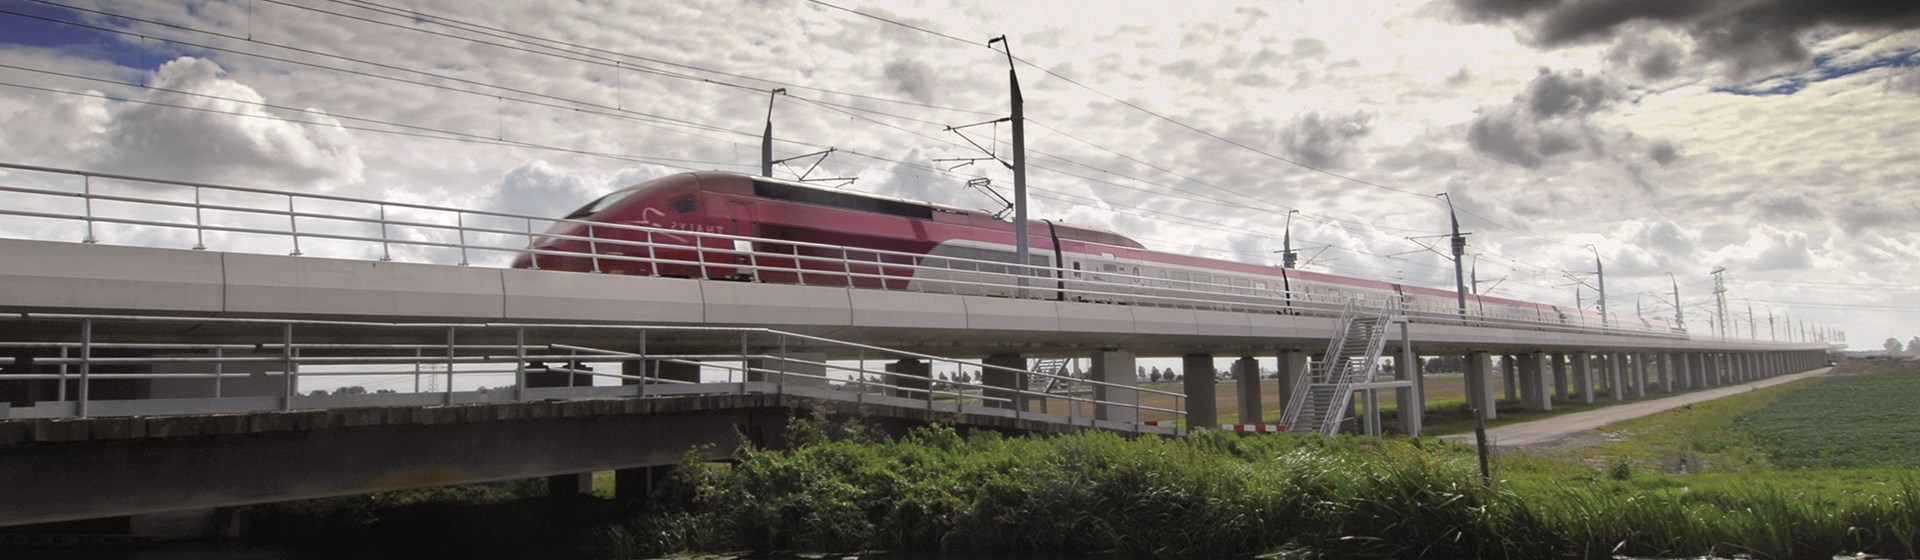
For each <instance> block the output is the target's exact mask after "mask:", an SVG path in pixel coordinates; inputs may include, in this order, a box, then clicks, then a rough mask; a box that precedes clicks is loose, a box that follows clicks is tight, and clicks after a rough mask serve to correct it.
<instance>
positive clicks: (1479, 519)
mask: <svg viewBox="0 0 1920 560" xmlns="http://www.w3.org/2000/svg"><path fill="white" fill-rule="evenodd" d="M802 425H803V427H802V428H801V429H799V430H797V431H796V433H800V434H803V435H804V437H803V440H804V441H803V444H802V445H801V446H799V447H797V448H795V449H792V450H789V451H768V450H762V451H756V452H754V453H752V454H750V456H749V457H748V458H746V459H745V460H743V461H741V462H739V463H737V464H734V465H730V466H713V465H702V464H692V463H690V464H687V465H684V466H683V468H682V469H681V470H680V471H679V472H678V473H677V474H676V475H675V476H674V477H673V479H672V481H671V482H670V483H669V484H667V485H665V486H663V487H661V488H658V489H656V492H655V494H654V495H653V496H651V497H650V500H651V501H650V506H649V507H650V509H649V510H648V511H647V512H645V513H644V514H642V515H640V516H637V517H635V518H634V519H632V520H630V521H628V522H626V523H623V524H620V525H618V526H616V527H611V528H609V529H608V532H607V534H608V535H609V536H608V537H607V538H606V539H605V541H604V542H607V543H611V544H609V545H607V548H608V549H615V550H621V551H628V552H630V553H632V554H638V555H648V554H660V553H666V552H674V551H688V550H691V551H726V550H760V551H793V550H799V551H832V552H851V551H862V550H895V551H921V552H938V553H1024V554H1032V553H1041V554H1112V555H1118V556H1123V557H1156V558H1176V557H1209V558H1217V557H1243V558H1244V557H1251V556H1254V555H1258V554H1263V553H1272V552H1276V551H1280V552H1287V553H1289V554H1294V555H1304V556H1324V557H1343V558H1344V557H1390V558H1401V557H1439V558H1468V557H1474V558H1479V557H1510V558H1540V557H1576V558H1611V557H1613V556H1614V555H1616V554H1619V555H1631V556H1656V557H1672V556H1699V555H1710V554H1711V555H1723V556H1725V555H1733V554H1746V555H1750V556H1754V557H1758V558H1814V557H1819V558H1830V557H1832V556H1833V555H1835V554H1850V553H1853V552H1857V551H1865V552H1868V553H1873V554H1883V555H1893V556H1908V557H1911V556H1914V555H1915V554H1916V553H1920V549H1916V548H1915V547H1916V545H1915V543H1916V539H1920V479H1916V477H1915V476H1913V475H1912V474H1911V473H1908V474H1906V475H1905V476H1896V475H1889V477H1888V478H1886V479H1884V480H1880V481H1876V482H1875V483H1874V484H1878V485H1877V486H1874V485H1871V484H1867V483H1861V484H1857V485H1855V486H1854V487H1853V488H1854V490H1857V491H1848V492H1836V491H1830V489H1828V488H1826V487H1823V486H1820V485H1819V484H1807V485H1803V484H1801V483H1802V482H1806V481H1803V480H1798V479H1795V478H1791V477H1777V478H1770V479H1767V480H1762V481H1755V480H1746V479H1742V478H1741V477H1739V476H1737V475H1732V474H1728V475H1725V476H1720V477H1717V478H1709V477H1695V478H1687V477H1678V476H1673V475H1664V474H1657V473H1652V472H1646V471H1643V470H1641V469H1638V468H1636V467H1635V466H1633V465H1632V464H1631V463H1622V467H1620V468H1617V469H1595V468H1591V467H1588V466H1584V465H1582V464H1581V463H1578V462H1573V461H1564V460H1552V459H1541V458H1535V457H1528V456H1515V457H1509V458H1507V459H1503V460H1502V461H1500V464H1499V471H1498V472H1499V475H1500V481H1499V482H1498V483H1496V484H1494V485H1493V486H1491V487H1485V486H1482V485H1481V484H1480V483H1479V481H1478V476H1477V473H1476V471H1475V467H1474V461H1473V456H1472V453H1471V452H1470V450H1468V449H1467V448H1465V447H1463V446H1458V445H1453V444H1445V443H1437V442H1434V441H1432V440H1418V439H1366V438H1354V437H1341V438H1333V439H1327V438H1320V437H1311V436H1306V437H1302V436H1244V437H1243V436H1238V435H1233V434H1225V433H1220V432H1214V431H1203V432H1200V433H1197V434H1194V435H1192V436H1188V437H1185V438H1179V439H1159V438H1138V439H1126V438H1123V437H1120V436H1117V435H1113V434H1107V433H1095V432H1087V433H1079V434H1072V435H1066V436H1057V437H1047V438H1003V437H998V436H993V435H985V436H977V437H972V438H963V437H961V436H959V435H958V434H956V433H955V432H954V431H953V430H951V429H948V428H941V427H934V428H929V429H923V430H919V431H916V432H915V433H914V434H913V435H912V436H910V437H908V438H905V439H903V440H899V441H863V440H859V439H850V440H840V441H827V438H825V437H823V436H821V435H819V434H823V433H826V430H821V429H819V428H817V427H816V428H807V427H804V422H803V423H802ZM809 434H810V435H809ZM1808 480H1810V481H1812V482H1816V483H1826V482H1829V480H1828V479H1825V478H1811V479H1808Z"/></svg>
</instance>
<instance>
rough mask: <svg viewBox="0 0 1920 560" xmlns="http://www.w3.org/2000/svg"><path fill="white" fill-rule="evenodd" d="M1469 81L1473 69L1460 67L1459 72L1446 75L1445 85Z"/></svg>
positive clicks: (1456, 84) (1457, 84)
mask: <svg viewBox="0 0 1920 560" xmlns="http://www.w3.org/2000/svg"><path fill="white" fill-rule="evenodd" d="M1471 82H1473V71H1472V70H1469V69H1467V68H1466V67H1461V68H1460V71H1459V72H1454V73H1453V75H1452V76H1447V85H1450V86H1464V85H1467V84H1468V83H1471Z"/></svg>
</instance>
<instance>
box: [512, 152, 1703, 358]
mask: <svg viewBox="0 0 1920 560" xmlns="http://www.w3.org/2000/svg"><path fill="white" fill-rule="evenodd" d="M566 218H567V219H569V220H575V221H569V222H559V223H557V224H555V225H554V226H553V227H552V228H550V229H549V230H548V231H547V232H546V234H545V235H543V236H540V237H538V238H536V239H535V240H534V242H533V243H532V250H531V251H530V252H528V253H524V254H522V255H520V256H519V258H518V259H516V260H515V262H514V266H515V267H516V268H539V269H545V270H567V271H578V272H593V271H597V272H603V273H611V274H635V275H659V276H677V277H692V278H710V279H731V280H749V281H759V282H779V283H800V284H808V285H826V286H848V285H851V286H853V287H861V288H882V289H895V290H901V289H918V290H924V291H934V292H943V293H947V292H950V293H957V294H967V295H996V296H1012V295H1015V293H1016V291H1017V290H1018V287H1017V286H1016V279H1017V276H1016V275H1017V274H1018V272H1019V271H1017V270H1012V267H1009V266H1008V265H1010V264H1012V263H1013V262H1015V261H1014V228H1013V224H1012V223H1011V222H1008V221H1005V220H1000V219H996V218H994V217H992V216H990V215H987V214H985V213H982V212H978V211H973V210H966V209H961V208H954V207H949V206H942V205H937V204H929V203H925V202H918V201H911V200H905V199H898V198H890V197H883V196H875V195H870V194H864V193H857V192H852V191H845V190H835V189H826V188H821V187H816V186H812V185H807V184H802V183H795V182H789V181H781V180H777V179H768V178H764V177H753V176H748V175H743V174H739V173H727V172H717V171H710V172H697V173H681V174H677V175H671V176H667V177H662V178H659V179H655V180H652V181H648V182H645V183H641V184H638V185H634V186H631V187H627V188H625V189H621V190H619V191H615V192H614V193H612V194H608V195H606V196H604V197H601V198H600V199H599V200H595V201H593V202H591V203H589V204H587V205H586V206H583V207H581V208H580V209H579V210H576V211H574V212H573V213H571V214H568V215H567V216H566ZM600 224H607V225H600ZM610 226H611V227H610ZM631 226H637V227H631ZM678 232H687V233H678ZM1029 234H1030V239H1029V246H1030V247H1031V254H1030V255H1029V256H1030V262H1031V264H1032V266H1033V267H1034V268H1033V269H1030V270H1029V274H1030V275H1033V276H1034V277H1033V278H1030V279H1029V280H1028V283H1029V285H1030V288H1029V292H1028V293H1029V296H1030V297H1042V298H1049V299H1061V300H1075V301H1101V302H1114V303H1135V304H1169V303H1175V304H1183V305H1195V304H1197V305H1206V304H1208V303H1213V304H1224V305H1236V306H1251V307H1255V308H1268V309H1274V310H1285V309H1287V308H1289V307H1294V306H1318V307H1321V308H1325V306H1329V305H1337V304H1339V303H1341V302H1344V301H1346V300H1347V299H1349V298H1353V297H1363V298H1370V299H1373V300H1375V301H1384V300H1386V299H1398V300H1400V302H1401V305H1402V308H1403V309H1405V310H1407V311H1411V312H1418V313H1425V314H1434V315H1448V314H1455V313H1457V312H1458V307H1457V301H1456V299H1455V294H1454V292H1452V291H1449V290H1436V289H1431V288H1423V287H1419V286H1407V285H1400V284H1392V283H1387V282H1380V281H1374V280H1364V279H1358V278H1347V277H1342V276H1334V275H1330V274H1320V273H1315V272H1307V271H1302V270H1288V269H1282V268H1277V267H1269V266H1258V265H1250V264H1244V263H1238V262H1231V261H1221V260H1213V259H1205V258H1198V257H1191V256H1186V255H1176V254H1169V253H1160V252H1155V251H1151V250H1148V249H1147V248H1146V247H1145V246H1143V245H1141V244H1140V243H1138V242H1136V241H1134V240H1132V239H1129V238H1127V237H1125V236H1123V235H1120V234H1116V233H1111V232H1106V231H1100V230H1095V229H1090V228H1084V227H1078V226H1070V225H1065V224H1055V223H1051V222H1047V221H1040V222H1035V223H1033V224H1032V225H1031V226H1030V227H1029ZM742 238H748V239H742ZM1055 263H1060V266H1059V267H1058V268H1056V267H1055ZM1467 306H1468V312H1469V314H1470V315H1472V316H1475V317H1483V318H1487V319H1490V320H1504V321H1521V322H1527V323H1544V324H1549V325H1573V326H1592V327H1599V326H1601V325H1602V324H1603V321H1602V319H1601V317H1600V315H1599V314H1597V313H1590V312H1585V311H1583V310H1579V309H1572V308H1563V307H1559V306H1553V305H1547V304H1538V303H1529V302H1524V301H1518V300H1512V299H1505V298H1497V297H1490V296H1468V302H1467ZM1606 324H1608V325H1611V326H1613V327H1616V328H1622V327H1624V328H1630V329H1635V330H1646V331H1652V332H1658V333H1675V332H1679V331H1678V330H1677V329H1673V328H1672V326H1671V325H1669V324H1667V323H1666V322H1665V321H1664V320H1658V319H1653V320H1649V319H1643V318H1638V317H1620V316H1613V317H1611V318H1609V319H1607V321H1606Z"/></svg>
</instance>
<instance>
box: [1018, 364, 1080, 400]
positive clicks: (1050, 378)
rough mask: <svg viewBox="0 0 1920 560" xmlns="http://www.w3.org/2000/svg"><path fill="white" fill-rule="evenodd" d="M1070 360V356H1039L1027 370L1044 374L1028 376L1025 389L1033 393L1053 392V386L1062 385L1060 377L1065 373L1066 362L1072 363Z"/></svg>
mask: <svg viewBox="0 0 1920 560" xmlns="http://www.w3.org/2000/svg"><path fill="white" fill-rule="evenodd" d="M1072 361H1073V360H1072V359H1070V358H1040V359H1037V360H1034V361H1033V367H1031V368H1028V369H1027V371H1031V372H1034V373H1042V374H1046V375H1031V376H1028V377H1027V390H1028V391H1033V392H1035V393H1051V392H1053V390H1054V389H1055V388H1057V387H1060V386H1061V385H1062V383H1061V380H1060V377H1064V376H1066V375H1067V364H1069V363H1072ZM1055 376H1060V377H1055Z"/></svg>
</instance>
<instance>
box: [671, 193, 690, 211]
mask: <svg viewBox="0 0 1920 560" xmlns="http://www.w3.org/2000/svg"><path fill="white" fill-rule="evenodd" d="M667 206H668V207H671V208H673V211H674V213H677V214H687V213H691V212H693V195H687V196H683V197H680V198H676V199H673V202H668V203H667Z"/></svg>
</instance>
